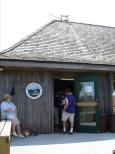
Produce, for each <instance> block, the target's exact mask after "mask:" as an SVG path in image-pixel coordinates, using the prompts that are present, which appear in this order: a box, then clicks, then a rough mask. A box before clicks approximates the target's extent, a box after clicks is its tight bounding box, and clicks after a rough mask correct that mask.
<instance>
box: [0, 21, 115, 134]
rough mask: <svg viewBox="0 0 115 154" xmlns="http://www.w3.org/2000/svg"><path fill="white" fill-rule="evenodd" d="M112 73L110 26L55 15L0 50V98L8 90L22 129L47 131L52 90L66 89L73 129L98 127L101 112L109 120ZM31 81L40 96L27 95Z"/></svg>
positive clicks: (114, 44) (114, 37)
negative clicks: (71, 101) (73, 97)
mask: <svg viewBox="0 0 115 154" xmlns="http://www.w3.org/2000/svg"><path fill="white" fill-rule="evenodd" d="M114 72H115V28H114V27H106V26H98V25H90V24H82V23H75V22H69V21H67V20H61V21H58V20H54V21H51V22H50V23H48V24H47V25H45V26H44V27H42V28H41V29H38V30H37V31H36V32H34V33H32V34H30V35H29V36H27V37H26V38H24V39H23V40H21V41H20V42H18V43H17V44H15V45H14V46H12V47H11V48H9V49H7V50H5V51H1V52H0V100H1V101H2V98H3V95H4V94H5V93H12V94H13V96H14V102H15V103H16V105H17V108H18V116H19V118H20V121H21V122H22V126H23V128H27V129H37V130H38V131H39V133H51V132H53V131H54V97H55V92H57V91H61V90H63V89H64V88H71V89H72V90H73V92H74V94H75V95H76V102H77V104H76V108H77V109H76V115H77V116H76V117H75V121H76V123H77V124H75V127H76V129H75V130H76V131H79V132H99V131H100V129H101V128H100V127H103V125H104V124H103V119H102V120H101V118H102V116H105V117H107V116H108V115H111V119H110V120H109V122H110V123H111V122H112V118H113V119H114V113H113V104H112V93H113V90H114ZM33 83H38V84H39V85H40V86H41V87H40V88H42V95H41V96H40V97H39V98H38V97H37V98H36V96H37V94H36V93H34V94H32V95H33V96H32V97H33V98H31V97H29V96H28V95H27V91H26V90H28V89H27V87H28V85H29V86H30V85H31V84H33ZM29 90H33V89H29ZM37 90H38V93H39V92H40V91H39V89H37ZM54 91H55V92H54ZM31 92H32V91H31ZM34 92H35V91H34ZM29 94H30V93H29ZM30 95H31V94H30ZM34 96H35V98H34Z"/></svg>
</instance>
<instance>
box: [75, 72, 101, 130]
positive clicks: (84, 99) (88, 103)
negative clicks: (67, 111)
mask: <svg viewBox="0 0 115 154" xmlns="http://www.w3.org/2000/svg"><path fill="white" fill-rule="evenodd" d="M98 80H99V77H98V76H84V75H78V76H77V77H76V80H75V91H76V100H77V113H76V118H77V126H76V128H77V131H79V132H98V131H99V109H98V102H99V89H98Z"/></svg>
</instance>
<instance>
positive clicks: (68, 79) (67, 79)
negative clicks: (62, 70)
mask: <svg viewBox="0 0 115 154" xmlns="http://www.w3.org/2000/svg"><path fill="white" fill-rule="evenodd" d="M60 80H66V81H74V79H70V78H61V79H60Z"/></svg>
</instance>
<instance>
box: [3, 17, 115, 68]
mask: <svg viewBox="0 0 115 154" xmlns="http://www.w3.org/2000/svg"><path fill="white" fill-rule="evenodd" d="M0 58H1V59H19V60H33V61H34V60H35V61H42V62H44V61H45V62H50V61H53V62H72V63H87V64H107V65H115V28H113V27H105V26H97V25H90V24H81V23H74V22H64V21H57V20H55V21H52V22H50V23H49V24H47V25H45V26H44V27H43V28H41V29H39V30H37V31H36V32H34V33H32V34H31V35H29V36H27V37H26V38H25V39H23V40H22V41H20V42H18V43H17V44H16V45H14V46H12V47H11V48H9V49H7V50H5V51H2V52H1V53H0Z"/></svg>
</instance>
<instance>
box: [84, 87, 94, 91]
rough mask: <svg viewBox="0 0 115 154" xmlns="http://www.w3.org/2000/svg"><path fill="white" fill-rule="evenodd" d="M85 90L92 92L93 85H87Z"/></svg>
mask: <svg viewBox="0 0 115 154" xmlns="http://www.w3.org/2000/svg"><path fill="white" fill-rule="evenodd" d="M85 92H86V93H92V92H93V87H92V86H85Z"/></svg>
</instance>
